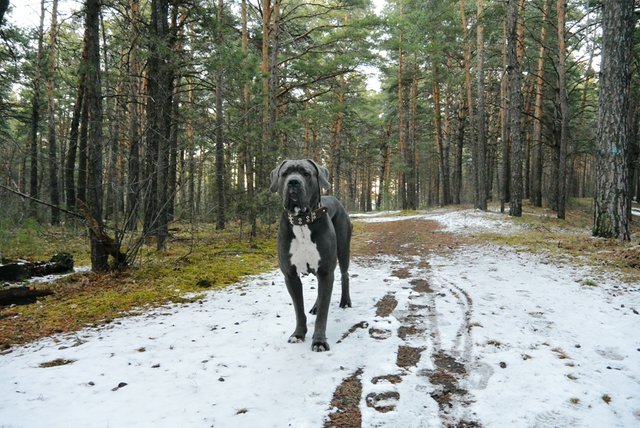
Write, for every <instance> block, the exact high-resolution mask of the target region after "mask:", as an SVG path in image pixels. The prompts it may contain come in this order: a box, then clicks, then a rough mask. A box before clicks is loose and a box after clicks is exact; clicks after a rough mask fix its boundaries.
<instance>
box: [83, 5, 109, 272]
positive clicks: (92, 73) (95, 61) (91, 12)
mask: <svg viewBox="0 0 640 428" xmlns="http://www.w3.org/2000/svg"><path fill="white" fill-rule="evenodd" d="M86 13H87V16H86V29H87V32H88V34H87V43H88V47H87V67H86V73H87V97H86V103H87V106H88V114H89V118H90V119H89V126H88V145H87V205H88V207H89V210H90V212H91V215H92V216H93V218H94V219H95V220H96V222H97V224H98V226H99V227H102V146H103V136H102V94H101V84H100V35H99V34H100V28H99V27H100V0H87V2H86ZM90 235H91V268H92V269H93V270H94V271H106V270H107V269H108V268H109V265H108V260H107V257H108V253H107V250H106V248H105V243H104V242H103V241H102V240H101V239H100V238H99V237H98V236H97V235H96V234H95V233H94V230H93V229H90Z"/></svg>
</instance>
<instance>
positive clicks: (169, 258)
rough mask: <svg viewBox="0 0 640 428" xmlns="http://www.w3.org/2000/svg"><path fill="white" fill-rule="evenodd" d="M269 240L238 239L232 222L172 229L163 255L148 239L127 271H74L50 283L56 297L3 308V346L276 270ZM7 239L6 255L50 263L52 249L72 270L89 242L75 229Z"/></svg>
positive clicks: (0, 337) (86, 257)
mask: <svg viewBox="0 0 640 428" xmlns="http://www.w3.org/2000/svg"><path fill="white" fill-rule="evenodd" d="M273 235H274V233H273V231H271V232H268V233H263V234H262V236H261V237H259V238H257V239H255V240H254V241H253V242H252V243H250V242H248V240H247V239H240V231H239V229H238V228H237V227H235V226H233V225H232V226H230V227H229V228H228V229H227V230H225V231H216V230H214V227H213V226H208V225H207V226H201V227H198V228H195V229H194V228H190V227H186V226H178V227H175V228H173V229H172V231H171V238H170V240H169V242H168V245H167V249H166V251H164V252H158V251H156V250H155V246H154V245H153V244H154V243H153V242H149V245H148V246H145V247H143V248H142V250H141V253H140V257H139V258H138V262H137V263H136V265H135V266H131V267H129V268H128V269H127V270H125V271H120V272H109V273H104V274H97V273H87V274H73V275H70V276H68V277H65V278H62V279H60V280H58V281H56V283H54V284H50V285H49V288H51V289H52V290H53V291H54V295H53V296H49V297H47V298H45V299H42V300H40V301H38V302H37V303H35V304H31V305H24V306H13V307H4V308H0V347H4V348H6V347H7V346H9V345H11V344H19V343H25V342H28V341H32V340H34V339H37V338H40V337H44V336H47V335H50V334H53V333H58V332H70V331H76V330H79V329H81V328H83V327H85V326H94V325H100V324H104V323H108V322H111V321H112V320H114V319H116V318H118V317H122V316H125V315H129V314H131V313H135V312H136V311H137V310H141V309H146V308H152V307H158V306H162V305H165V304H169V303H181V302H186V301H190V300H194V299H197V298H198V297H199V295H200V294H201V293H202V292H203V291H205V290H207V289H215V288H221V287H224V286H227V285H229V284H233V283H236V282H238V281H239V280H241V279H242V278H243V277H244V276H246V275H252V274H258V273H261V272H264V271H266V270H269V269H273V268H275V266H276V256H275V253H276V251H275V240H274V238H273ZM10 242H11V245H10V246H9V247H7V248H10V251H5V253H4V254H5V255H4V257H7V258H29V259H48V258H49V257H50V256H51V253H52V252H57V251H62V250H64V251H67V252H71V253H72V254H73V255H74V259H75V260H76V266H79V265H82V264H87V263H88V262H89V253H88V245H89V244H88V240H87V239H86V238H85V237H84V236H83V234H82V233H80V232H79V231H69V230H66V229H64V228H42V229H41V230H40V231H37V232H35V231H30V232H29V236H28V239H26V238H24V237H23V236H22V235H20V234H16V235H15V237H14V238H13V239H12V240H11V241H10ZM61 242H64V244H61ZM4 245H5V243H4V242H3V248H4ZM78 261H80V263H78ZM185 296H192V297H185Z"/></svg>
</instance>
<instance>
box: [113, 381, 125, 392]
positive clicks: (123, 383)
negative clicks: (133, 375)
mask: <svg viewBox="0 0 640 428" xmlns="http://www.w3.org/2000/svg"><path fill="white" fill-rule="evenodd" d="M125 386H127V383H126V382H120V383H119V384H118V386H116V387H115V388H113V389H112V391H117V390H119V389H120V388H124V387H125Z"/></svg>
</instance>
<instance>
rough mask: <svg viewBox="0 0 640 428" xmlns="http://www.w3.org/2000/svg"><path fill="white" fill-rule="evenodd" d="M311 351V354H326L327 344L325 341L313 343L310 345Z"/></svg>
mask: <svg viewBox="0 0 640 428" xmlns="http://www.w3.org/2000/svg"><path fill="white" fill-rule="evenodd" d="M311 350H312V351H313V352H326V351H328V350H329V344H328V343H327V342H325V341H314V342H313V343H312V344H311Z"/></svg>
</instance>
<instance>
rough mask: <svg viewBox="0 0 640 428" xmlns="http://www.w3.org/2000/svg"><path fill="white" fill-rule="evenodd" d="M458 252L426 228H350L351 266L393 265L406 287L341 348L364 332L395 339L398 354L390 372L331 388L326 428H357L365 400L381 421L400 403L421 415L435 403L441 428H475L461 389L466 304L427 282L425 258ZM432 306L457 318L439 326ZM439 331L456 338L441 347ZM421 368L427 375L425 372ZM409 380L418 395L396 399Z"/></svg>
mask: <svg viewBox="0 0 640 428" xmlns="http://www.w3.org/2000/svg"><path fill="white" fill-rule="evenodd" d="M463 244H464V238H463V237H461V236H459V235H454V234H450V233H444V232H442V231H440V226H439V224H438V223H437V222H435V221H430V220H402V221H390V222H379V223H368V224H359V225H357V226H356V233H355V234H354V242H353V253H354V258H356V259H357V260H358V262H359V263H362V264H369V263H371V264H375V263H376V260H377V259H379V258H380V257H393V258H395V259H396V260H398V264H397V268H396V269H395V270H394V271H393V275H394V276H396V277H398V278H401V279H406V281H407V286H406V287H403V288H406V290H403V291H404V293H399V292H395V291H391V292H389V293H388V294H386V295H385V296H384V297H382V298H381V299H380V300H378V302H377V303H376V304H375V306H374V307H373V308H372V310H374V311H375V318H374V319H375V320H376V322H375V325H372V326H369V325H367V323H365V322H361V323H358V324H355V325H354V326H353V327H352V328H351V329H350V330H349V331H348V332H346V333H345V334H344V335H343V337H342V339H341V340H345V338H347V337H348V335H349V334H350V333H352V332H353V331H355V330H357V329H368V333H369V336H370V337H371V339H372V340H387V339H389V338H391V337H392V336H396V337H397V338H399V339H400V345H399V346H398V347H397V354H396V358H395V367H394V368H393V369H392V370H389V371H388V372H385V373H380V374H378V375H375V376H373V377H370V378H366V376H365V373H367V372H371V370H363V368H359V369H358V370H356V371H355V372H354V373H352V374H351V375H350V376H349V377H347V378H346V379H344V380H343V382H342V383H341V384H340V385H338V387H337V388H336V390H335V392H334V395H333V400H332V402H331V405H332V407H333V411H332V412H331V413H330V414H329V416H328V419H327V420H326V423H325V427H334V426H335V427H360V426H362V415H361V411H360V408H361V407H360V406H359V403H360V402H361V400H364V403H365V404H366V408H367V409H373V410H374V411H375V412H378V413H380V414H387V413H392V412H396V411H401V410H400V407H401V406H400V404H401V402H402V401H403V400H411V401H413V402H414V403H415V401H416V400H418V401H422V402H424V403H425V406H424V408H425V409H427V408H428V407H432V408H433V407H435V406H434V405H433V402H434V401H435V403H437V409H438V417H439V419H440V421H441V422H442V425H443V426H447V427H449V426H450V427H479V426H481V425H480V424H479V423H478V422H476V421H475V420H474V417H473V415H472V414H468V413H469V412H468V411H466V410H465V406H466V405H467V404H468V403H469V402H470V398H469V396H468V393H467V391H465V390H464V388H462V387H461V386H460V384H461V381H462V380H463V379H464V378H465V376H466V375H467V372H468V370H467V368H466V366H467V365H468V364H471V362H472V354H473V350H472V343H471V337H470V333H469V330H470V327H471V326H470V323H471V322H470V317H471V312H472V310H473V302H472V300H471V298H470V297H469V296H468V295H467V294H466V293H465V292H464V291H463V290H462V289H459V288H457V287H456V286H455V285H450V286H448V287H447V288H443V287H435V286H433V285H432V284H431V282H430V280H429V279H430V266H429V262H428V260H429V257H430V256H432V255H434V254H439V255H441V256H442V255H444V256H446V254H447V253H449V252H451V251H452V250H454V249H456V248H458V247H460V246H461V245H463ZM398 291H400V290H398ZM401 295H402V296H401ZM439 301H447V302H448V304H447V305H446V306H447V307H448V308H451V302H452V301H453V302H455V305H454V306H455V307H456V308H457V309H458V312H457V313H454V314H444V315H446V316H444V318H446V319H444V320H443V319H442V318H443V314H442V313H439V312H438V303H439ZM390 317H392V318H395V320H397V322H399V326H398V327H397V328H396V329H395V330H391V329H388V328H385V327H384V325H385V320H387V319H389V318H390ZM441 323H442V324H444V325H446V327H445V328H446V329H447V330H448V331H451V329H455V330H456V331H455V340H453V341H451V340H448V341H443V340H441V337H440V329H441V327H440V324H441ZM389 324H390V325H391V324H392V323H389ZM449 336H451V335H450V334H449ZM424 359H426V360H427V361H423V362H422V364H420V366H421V367H423V368H421V369H418V367H417V366H418V363H419V362H420V361H421V360H424ZM425 363H426V364H425ZM425 366H427V367H430V368H424V367H425ZM374 370H375V369H374ZM409 377H413V378H414V379H413V382H412V383H415V382H416V381H417V382H418V383H419V384H422V387H421V388H419V391H415V392H413V393H412V394H411V395H410V396H403V395H402V394H400V392H399V388H398V386H399V385H400V384H401V383H402V382H403V381H404V380H405V379H407V378H409ZM416 378H417V380H416ZM368 391H370V392H368ZM427 402H431V406H428V405H426V403H427ZM413 407H415V404H414V406H413ZM363 408H364V407H363ZM461 415H462V416H461ZM381 416H382V415H381ZM416 416H419V415H416ZM368 419H369V421H371V420H372V419H371V418H368ZM376 419H377V418H373V421H374V422H373V426H382V425H384V424H385V422H384V421H385V418H384V416H382V418H381V419H377V420H378V421H379V422H378V423H376V422H375V421H376ZM390 420H391V419H390ZM416 423H418V424H419V423H420V422H419V421H416ZM417 426H420V425H417Z"/></svg>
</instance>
